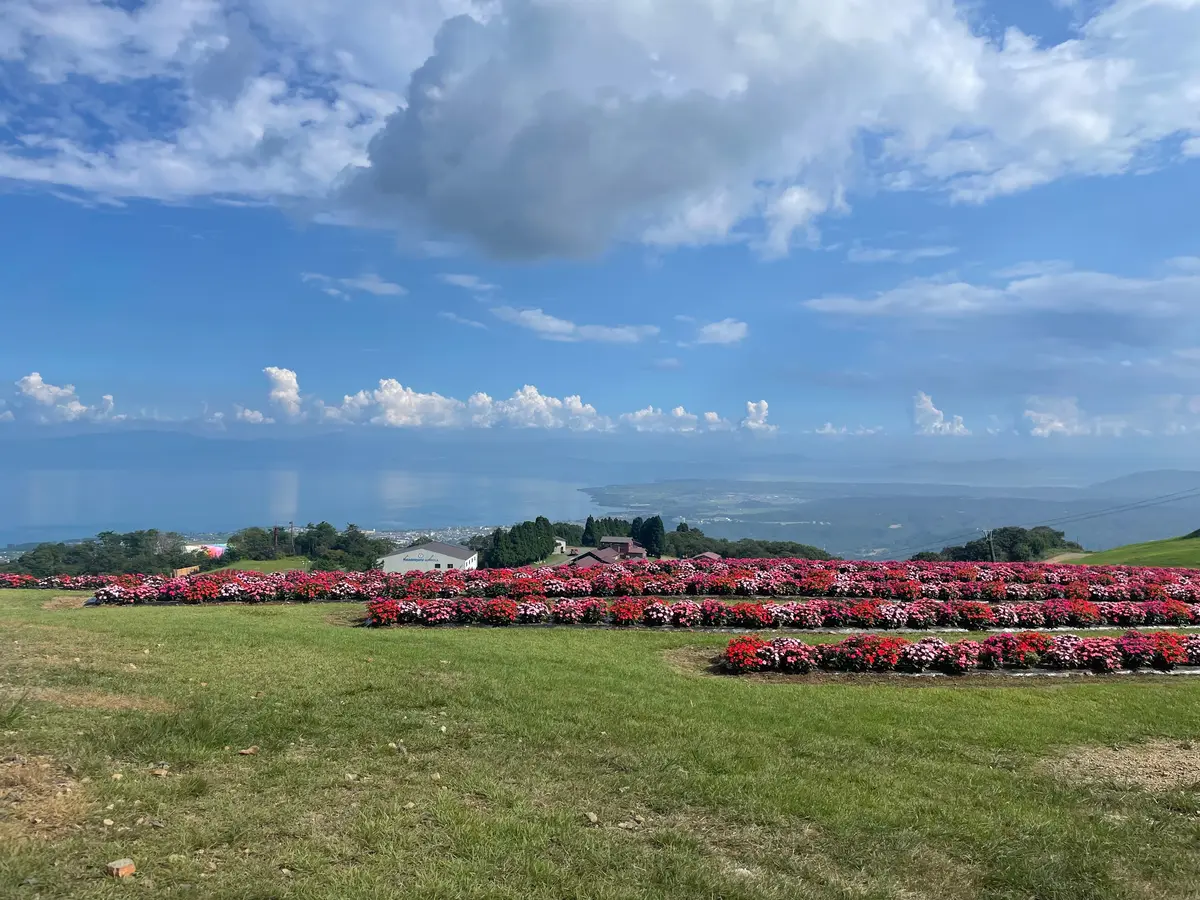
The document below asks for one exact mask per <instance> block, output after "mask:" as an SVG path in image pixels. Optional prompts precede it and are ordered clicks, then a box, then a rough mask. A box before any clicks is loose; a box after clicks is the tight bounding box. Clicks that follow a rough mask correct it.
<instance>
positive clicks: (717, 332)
mask: <svg viewBox="0 0 1200 900" xmlns="http://www.w3.org/2000/svg"><path fill="white" fill-rule="evenodd" d="M749 333H750V326H749V325H747V324H746V323H745V322H739V321H738V320H737V319H722V320H721V321H720V322H710V323H709V324H707V325H701V326H700V328H699V330H698V331H697V332H696V343H697V344H736V343H738V342H739V341H743V340H745V339H746V336H747V335H748V334H749Z"/></svg>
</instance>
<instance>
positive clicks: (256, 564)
mask: <svg viewBox="0 0 1200 900" xmlns="http://www.w3.org/2000/svg"><path fill="white" fill-rule="evenodd" d="M222 568H224V569H242V570H244V571H249V572H290V571H292V570H293V569H301V570H303V571H308V558H307V557H304V556H284V557H282V558H280V559H239V560H238V561H237V562H235V563H233V564H232V565H228V566H223V567H222ZM218 571H220V570H218Z"/></svg>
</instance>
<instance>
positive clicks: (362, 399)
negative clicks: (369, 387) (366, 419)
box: [317, 391, 374, 423]
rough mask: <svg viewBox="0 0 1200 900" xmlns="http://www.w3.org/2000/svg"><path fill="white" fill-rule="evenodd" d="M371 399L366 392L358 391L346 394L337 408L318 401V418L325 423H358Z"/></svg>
mask: <svg viewBox="0 0 1200 900" xmlns="http://www.w3.org/2000/svg"><path fill="white" fill-rule="evenodd" d="M373 399H374V398H373V397H372V396H371V395H370V394H369V393H367V392H366V391H359V392H358V393H357V394H347V395H346V396H345V397H343V398H342V402H341V405H339V406H326V405H325V404H324V403H322V402H321V401H320V400H318V401H317V410H318V418H320V419H321V420H322V421H325V422H345V423H353V422H358V421H359V420H361V419H362V417H363V416H364V415H365V414H366V411H367V409H368V408H369V407H370V406H371V403H372V401H373Z"/></svg>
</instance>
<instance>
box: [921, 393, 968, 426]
mask: <svg viewBox="0 0 1200 900" xmlns="http://www.w3.org/2000/svg"><path fill="white" fill-rule="evenodd" d="M913 421H914V422H915V423H916V426H917V433H918V434H942V435H952V436H954V437H964V436H966V435H969V434H970V433H971V432H970V430H969V429H968V428H967V426H966V425H965V424H963V419H962V416H954V417H952V418H950V419H947V418H946V415H945V413H943V412H942V411H941V410H940V409H938V408H937V407H936V406H934V405H933V398H932V397H930V396H929V395H928V394H926V393H925V392H924V391H918V392H917V395H916V396H915V397H913Z"/></svg>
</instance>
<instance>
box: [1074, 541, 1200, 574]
mask: <svg viewBox="0 0 1200 900" xmlns="http://www.w3.org/2000/svg"><path fill="white" fill-rule="evenodd" d="M1071 562H1077V563H1081V564H1084V565H1089V566H1168V567H1169V566H1183V567H1187V568H1190V569H1200V536H1193V535H1191V534H1189V535H1186V536H1185V537H1177V538H1168V539H1167V540H1165V541H1150V542H1148V543H1145V544H1126V545H1125V546H1124V547H1114V548H1113V549H1111V550H1103V551H1101V552H1099V553H1089V554H1087V555H1086V556H1083V557H1080V558H1079V559H1075V560H1071Z"/></svg>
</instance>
